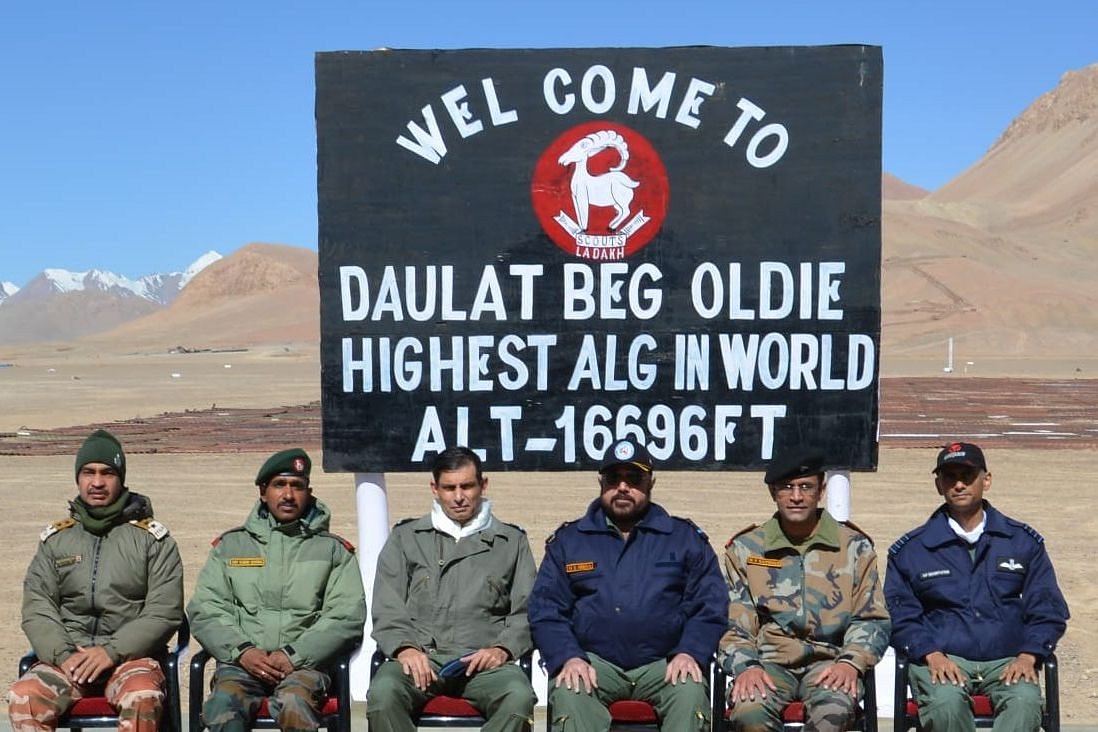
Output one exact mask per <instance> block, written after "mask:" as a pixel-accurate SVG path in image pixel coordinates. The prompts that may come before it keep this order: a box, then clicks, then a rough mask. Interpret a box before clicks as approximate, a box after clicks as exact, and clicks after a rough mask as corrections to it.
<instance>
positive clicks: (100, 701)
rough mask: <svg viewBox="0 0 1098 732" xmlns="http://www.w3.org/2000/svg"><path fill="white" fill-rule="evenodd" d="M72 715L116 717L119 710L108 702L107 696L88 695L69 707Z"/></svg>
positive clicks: (69, 713)
mask: <svg viewBox="0 0 1098 732" xmlns="http://www.w3.org/2000/svg"><path fill="white" fill-rule="evenodd" d="M67 716H70V717H116V716H118V712H116V711H115V710H114V707H112V706H111V705H110V704H108V703H107V697H105V696H88V697H85V698H83V699H81V700H80V701H78V702H76V703H75V704H73V705H72V706H71V707H69V711H68V712H67Z"/></svg>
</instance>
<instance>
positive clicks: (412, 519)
mask: <svg viewBox="0 0 1098 732" xmlns="http://www.w3.org/2000/svg"><path fill="white" fill-rule="evenodd" d="M415 520H416V517H415V516H410V517H409V518H404V519H401V520H400V521H397V522H396V523H395V524H393V528H394V529H395V528H396V527H398V526H403V525H404V524H406V523H408V522H409V521H415Z"/></svg>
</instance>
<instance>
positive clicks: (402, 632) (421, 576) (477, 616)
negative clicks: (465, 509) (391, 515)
mask: <svg viewBox="0 0 1098 732" xmlns="http://www.w3.org/2000/svg"><path fill="white" fill-rule="evenodd" d="M534 574H535V568H534V557H533V554H532V553H531V552H530V543H529V541H528V540H527V538H526V534H525V532H523V531H522V529H520V528H518V527H516V526H512V525H510V524H505V523H503V522H501V521H499V520H498V519H496V518H493V519H492V521H491V523H490V524H489V525H488V526H487V528H485V529H484V530H483V531H480V532H478V533H476V534H473V535H472V536H468V537H465V538H462V539H461V540H460V541H455V540H454V539H453V537H451V536H449V535H447V534H445V533H443V532H440V531H437V530H436V529H435V528H434V526H433V525H432V522H431V516H430V515H429V514H428V515H426V516H423V517H420V518H417V519H409V520H407V521H404V522H402V523H399V524H397V525H396V526H395V527H394V528H393V532H392V533H391V534H390V536H389V539H388V541H386V543H385V546H384V547H383V548H382V550H381V554H380V556H379V557H378V563H377V574H376V577H375V581H374V594H373V607H372V612H373V637H374V639H375V640H376V641H377V644H378V649H379V650H381V651H382V652H383V653H385V654H386V655H387V656H390V657H392V656H394V655H395V654H396V653H397V651H399V650H400V649H402V648H418V649H420V650H422V651H423V652H425V653H426V654H427V655H428V657H429V658H430V660H431V664H432V666H433V667H434V669H435V671H436V672H437V671H438V669H439V668H441V666H442V665H443V664H445V663H447V662H448V661H451V660H453V659H455V658H459V657H461V656H464V655H467V654H469V653H472V652H474V651H477V650H479V649H481V648H490V647H493V646H498V647H501V648H504V649H506V650H507V652H508V653H509V654H510V655H511V657H512V658H518V657H519V656H522V655H524V654H526V653H528V652H529V651H530V650H531V649H532V643H531V640H530V626H529V624H528V622H527V619H526V601H527V597H528V596H529V594H530V588H531V587H532V586H533V584H534ZM439 693H445V694H447V695H452V696H461V697H464V698H466V699H468V700H469V701H470V702H471V703H472V704H473V705H474V706H476V707H477V708H478V709H480V710H481V711H482V712H483V713H484V714H485V715H486V717H487V718H488V723H487V724H486V725H485V726H484V728H483V729H485V730H489V731H491V730H516V731H517V730H523V729H528V728H529V727H528V726H529V724H530V723H531V717H532V714H533V707H534V703H535V701H536V697H535V695H534V692H533V689H532V688H531V686H530V682H529V680H528V679H527V678H526V675H525V674H524V673H523V672H522V671H521V669H519V668H518V666H516V665H514V664H505V665H503V666H501V667H499V668H496V669H492V670H489V671H482V672H480V673H478V674H476V675H474V676H473V677H471V678H466V677H464V676H461V677H458V678H456V679H452V680H440V682H439V683H437V684H435V685H433V686H431V687H430V688H428V690H427V692H426V693H424V692H421V691H419V690H417V689H416V688H415V686H414V685H413V684H412V682H411V679H410V677H408V676H406V675H405V674H404V673H403V671H402V669H401V667H400V664H399V663H397V662H395V661H389V662H386V663H385V664H383V665H382V666H381V668H380V669H379V670H378V673H377V674H375V676H374V678H373V679H372V680H371V683H370V691H369V695H368V697H367V703H366V711H367V715H368V718H369V724H370V731H371V732H384V731H385V730H414V729H415V725H414V723H413V722H412V716H413V715H414V714H418V712H419V710H420V709H422V708H423V705H424V704H426V703H427V701H428V700H429V698H430V697H431V696H434V695H436V694H439Z"/></svg>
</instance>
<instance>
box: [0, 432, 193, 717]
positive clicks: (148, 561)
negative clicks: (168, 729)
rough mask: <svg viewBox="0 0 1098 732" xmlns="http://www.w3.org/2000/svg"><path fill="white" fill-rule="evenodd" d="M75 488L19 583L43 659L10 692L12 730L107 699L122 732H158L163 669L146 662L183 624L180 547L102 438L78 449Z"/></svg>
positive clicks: (109, 440) (26, 625)
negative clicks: (87, 700) (84, 701)
mask: <svg viewBox="0 0 1098 732" xmlns="http://www.w3.org/2000/svg"><path fill="white" fill-rule="evenodd" d="M76 486H77V490H78V492H79V495H78V496H77V497H76V498H74V499H73V500H72V502H71V503H69V518H67V519H62V520H61V521H57V522H56V523H53V524H50V525H49V526H47V527H46V529H45V531H43V532H42V536H41V541H40V543H39V544H38V551H37V552H36V553H35V555H34V559H32V560H31V564H30V568H29V569H28V570H27V577H26V580H24V582H23V632H24V633H26V634H27V638H28V639H29V640H30V643H31V647H32V648H33V649H34V652H35V654H37V656H38V659H39V662H38V663H36V664H35V665H34V666H32V667H31V668H30V670H28V671H27V673H26V674H24V675H23V677H22V678H20V679H19V680H18V681H16V682H15V684H14V685H13V686H12V688H11V692H10V694H9V697H8V716H9V718H10V720H11V728H12V730H15V731H16V732H42V730H52V729H56V728H57V720H58V718H59V717H60V716H61V715H63V714H64V713H65V712H66V711H67V710H68V709H69V707H71V706H72V704H73V703H74V702H76V701H78V700H80V699H81V698H83V697H86V696H106V698H107V700H108V701H109V702H110V704H111V706H113V707H114V708H115V709H117V710H118V727H119V729H121V730H125V731H127V732H155V730H156V729H157V725H158V723H159V721H160V713H161V710H162V707H163V702H164V673H163V671H162V670H161V667H160V663H159V662H158V661H157V660H156V659H155V658H153V656H157V655H159V654H162V653H164V652H165V650H166V645H167V642H168V639H170V638H171V636H172V634H173V633H175V631H176V629H177V628H178V627H179V624H180V623H181V622H182V621H183V563H182V562H181V561H180V559H179V550H178V548H177V547H176V545H175V541H174V540H173V539H172V538H171V537H170V536H168V529H167V528H166V527H165V526H164V525H163V524H161V523H160V522H158V521H156V520H155V519H154V518H153V512H152V504H151V503H149V499H148V498H146V497H145V496H142V495H140V494H139V493H131V492H130V490H129V489H128V488H127V487H126V454H125V453H124V452H123V451H122V445H121V444H119V442H118V440H117V439H115V437H114V436H113V435H111V434H110V433H109V432H107V431H105V430H96V431H95V432H93V433H92V434H91V435H90V436H89V437H88V438H87V439H86V440H85V441H84V444H83V445H82V446H81V447H80V450H79V451H78V452H77V453H76Z"/></svg>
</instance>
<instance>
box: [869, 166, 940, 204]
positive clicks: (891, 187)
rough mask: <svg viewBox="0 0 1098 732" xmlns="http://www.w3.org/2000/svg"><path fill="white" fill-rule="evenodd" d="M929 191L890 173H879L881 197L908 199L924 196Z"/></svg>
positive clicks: (928, 193)
mask: <svg viewBox="0 0 1098 732" xmlns="http://www.w3.org/2000/svg"><path fill="white" fill-rule="evenodd" d="M929 195H930V191H928V190H926V189H925V188H920V187H919V186H916V185H912V184H911V183H908V182H907V181H905V180H901V179H899V178H897V177H896V176H894V175H892V174H891V173H884V174H883V175H881V197H882V198H884V199H885V200H893V201H910V200H915V199H919V198H926V197H927V196H929Z"/></svg>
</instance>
